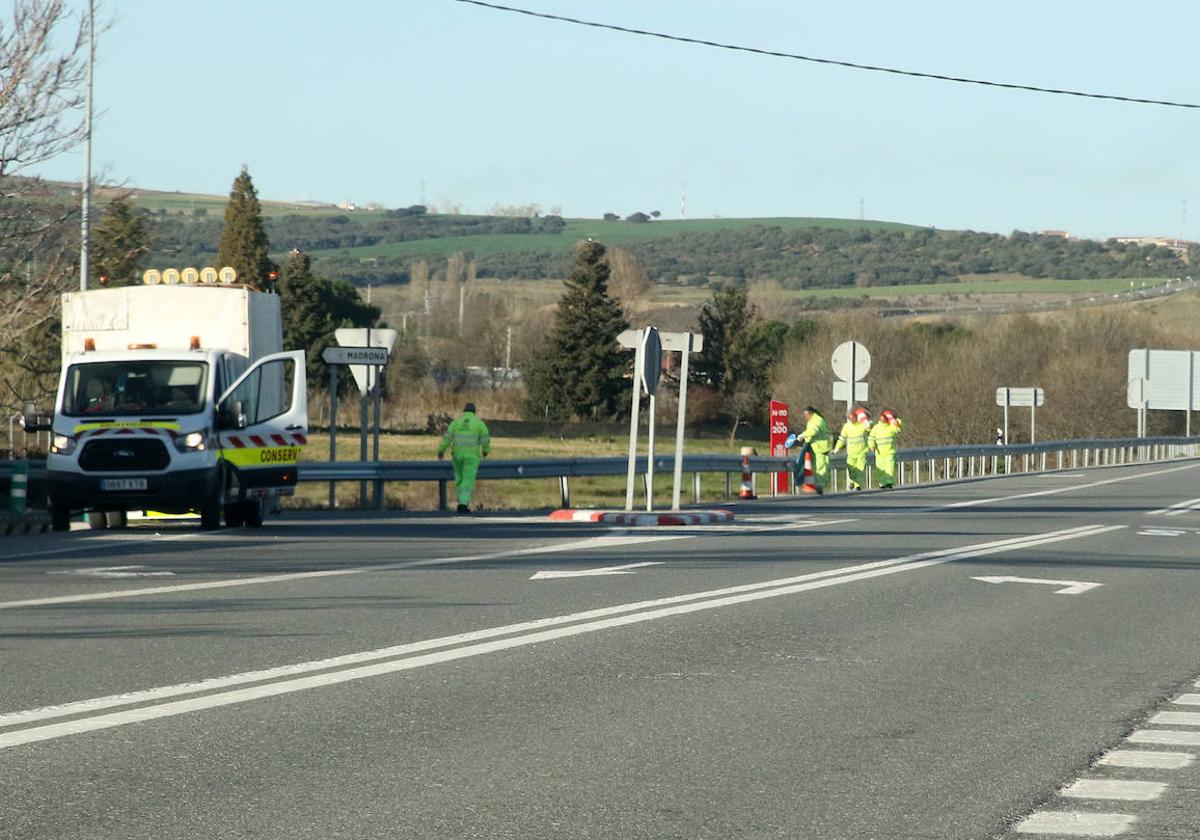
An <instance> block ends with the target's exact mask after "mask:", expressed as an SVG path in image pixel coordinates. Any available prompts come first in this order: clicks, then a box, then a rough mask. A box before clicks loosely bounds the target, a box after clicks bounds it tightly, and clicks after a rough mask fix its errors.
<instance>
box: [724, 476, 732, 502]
mask: <svg viewBox="0 0 1200 840" xmlns="http://www.w3.org/2000/svg"><path fill="white" fill-rule="evenodd" d="M732 497H733V473H730V472H727V473H725V498H726V499H729V498H732Z"/></svg>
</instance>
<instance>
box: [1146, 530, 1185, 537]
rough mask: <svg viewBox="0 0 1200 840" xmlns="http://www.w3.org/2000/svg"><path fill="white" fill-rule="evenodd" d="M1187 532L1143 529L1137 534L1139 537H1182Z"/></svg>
mask: <svg viewBox="0 0 1200 840" xmlns="http://www.w3.org/2000/svg"><path fill="white" fill-rule="evenodd" d="M1186 533H1187V531H1178V530H1175V529H1174V528H1143V529H1142V530H1140V531H1138V532H1137V535H1138V536H1139V537H1182V536H1183V535H1184V534H1186Z"/></svg>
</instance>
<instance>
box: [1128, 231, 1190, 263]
mask: <svg viewBox="0 0 1200 840" xmlns="http://www.w3.org/2000/svg"><path fill="white" fill-rule="evenodd" d="M1113 238H1114V239H1115V240H1116V241H1117V242H1120V243H1121V244H1122V245H1156V246H1158V247H1159V248H1166V249H1168V250H1170V251H1173V252H1174V253H1176V254H1178V255H1179V256H1181V257H1184V258H1186V257H1187V255H1188V251H1189V250H1190V249H1191V246H1193V245H1195V244H1196V243H1195V242H1189V241H1188V240H1186V239H1175V238H1173V237H1170V236H1116V237H1113Z"/></svg>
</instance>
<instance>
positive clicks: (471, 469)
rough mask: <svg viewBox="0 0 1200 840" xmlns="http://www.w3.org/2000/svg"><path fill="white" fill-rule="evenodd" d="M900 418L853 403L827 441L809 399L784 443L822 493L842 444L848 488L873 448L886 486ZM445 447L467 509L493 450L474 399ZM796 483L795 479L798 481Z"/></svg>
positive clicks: (859, 484) (461, 506) (892, 472)
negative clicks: (874, 416) (807, 461)
mask: <svg viewBox="0 0 1200 840" xmlns="http://www.w3.org/2000/svg"><path fill="white" fill-rule="evenodd" d="M903 429H904V422H903V421H902V420H901V419H900V418H899V417H897V416H896V412H894V411H892V410H891V409H890V408H885V409H884V410H883V411H881V412H880V413H879V419H878V421H876V422H875V423H872V422H871V415H870V414H868V413H867V410H866V409H865V408H863V407H862V406H856V407H854V408H852V409H851V410H850V411H849V413H848V414H847V415H846V422H845V423H844V424H843V425H842V430H841V432H840V433H839V434H838V436H837V443H836V444H833V445H831V440H830V435H829V426H828V425H827V424H826V423H825V418H824V417H822V416H821V413H820V412H819V411H817V410H816V409H815V408H813V407H812V406H811V405H810V406H808V407H807V408H805V409H804V431H803V432H802V433H799V434H797V435H793V436H792V437H790V438H789V444H788V445H789V448H790V447H792V446H803V449H801V451H800V455H799V456H798V457H797V459H796V464H797V469H798V470H799V469H802V468H803V464H804V452H805V451H808V452H811V453H812V470H813V477H814V479H815V481H816V485H817V492H818V493H823V492H825V489H826V488H827V487H828V486H829V455H830V453H831V452H841V451H842V450H843V449H845V450H846V474H847V477H848V478H849V482H850V489H851V490H862V489H863V487H865V486H866V484H867V478H866V473H867V453H869V452H874V453H875V478H876V483H877V484H878V485H879V486H880V487H881V488H883V489H885V490H890V489H891V488H892V487H893V486H894V485H895V483H896V444H897V440H898V439H899V437H900V432H901V431H902V430H903ZM447 450H449V451H450V459H451V464H452V465H453V467H454V488H455V491H456V493H457V496H458V512H459V513H469V512H470V510H471V496H472V493H473V492H474V490H475V478H476V475H477V474H478V472H479V462H480V460H482V459H483V458H486V457H487V456H488V454H489V453H490V452H491V451H492V437H491V434H490V433H489V432H488V427H487V424H486V423H484V422H483V421H482V420H480V419H479V418H478V417H477V416H476V414H475V404H474V403H467V405H466V407H465V408H464V409H463V413H462V414H461V415H459V417H458V418H456V419H455V420H454V422H452V423H451V424H450V426H449V428H447V429H446V434H445V435H444V436H443V437H442V441H441V443H440V444H439V445H438V451H437V456H438V460H441V459H443V458H445V457H446V451H447ZM798 483H799V482H798Z"/></svg>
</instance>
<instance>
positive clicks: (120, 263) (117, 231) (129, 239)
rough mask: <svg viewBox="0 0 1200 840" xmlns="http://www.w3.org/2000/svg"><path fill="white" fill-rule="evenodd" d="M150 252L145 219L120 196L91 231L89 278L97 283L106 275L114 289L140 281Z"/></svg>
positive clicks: (123, 196) (125, 196) (113, 201)
mask: <svg viewBox="0 0 1200 840" xmlns="http://www.w3.org/2000/svg"><path fill="white" fill-rule="evenodd" d="M149 251H150V231H149V230H148V229H147V227H146V217H145V216H142V215H138V214H137V213H135V212H134V209H133V205H132V204H131V203H130V201H129V196H127V195H120V196H117V197H116V198H114V199H113V200H112V201H110V202H109V203H108V208H107V209H106V210H105V211H104V216H103V217H102V218H101V219H100V221H99V223H98V224H97V225H96V227H95V229H94V230H93V231H92V239H91V256H92V259H91V275H92V276H91V277H90V278H89V279H90V280H91V281H92V282H96V281H97V280H99V278H100V276H101V275H103V276H105V277H107V278H108V282H109V284H110V285H113V286H124V285H127V284H129V283H134V282H137V269H138V264H139V263H140V262H141V261H142V258H143V257H145V256H146V254H147V253H148V252H149Z"/></svg>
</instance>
